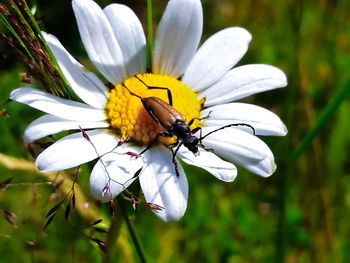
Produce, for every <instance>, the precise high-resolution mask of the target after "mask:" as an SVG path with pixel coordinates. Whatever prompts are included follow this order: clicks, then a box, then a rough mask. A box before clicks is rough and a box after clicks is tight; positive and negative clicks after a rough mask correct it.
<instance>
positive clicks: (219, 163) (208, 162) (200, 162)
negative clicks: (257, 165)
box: [178, 146, 237, 182]
mask: <svg viewBox="0 0 350 263" xmlns="http://www.w3.org/2000/svg"><path fill="white" fill-rule="evenodd" d="M198 150H199V155H198V156H194V154H193V153H192V152H190V151H189V150H188V149H187V148H185V147H184V146H182V147H181V148H180V150H179V152H178V157H179V158H181V160H183V161H184V162H186V163H188V164H190V165H194V166H197V167H200V168H202V169H204V170H207V171H208V172H209V173H211V174H212V175H214V176H215V177H216V178H218V179H219V180H222V181H225V182H232V181H233V180H234V179H235V178H236V175H237V168H236V167H235V166H234V165H233V164H232V163H229V162H226V161H223V160H221V159H220V158H219V157H218V156H216V155H215V154H213V153H211V152H209V151H206V150H204V149H202V148H199V149H198Z"/></svg>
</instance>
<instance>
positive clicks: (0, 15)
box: [0, 14, 35, 61]
mask: <svg viewBox="0 0 350 263" xmlns="http://www.w3.org/2000/svg"><path fill="white" fill-rule="evenodd" d="M0 18H1V20H2V21H3V23H4V24H5V26H6V28H7V29H8V30H9V31H10V32H11V33H12V35H13V36H14V37H15V38H16V39H17V41H18V43H19V44H20V45H21V46H22V47H23V49H24V50H25V52H26V53H27V55H28V57H29V58H30V59H31V60H32V61H35V60H34V58H33V56H32V54H31V53H30V51H29V50H28V48H27V47H26V45H25V44H24V42H23V41H22V39H21V38H20V36H19V35H18V34H17V32H16V31H15V30H14V28H13V27H12V26H11V24H10V23H9V22H8V21H7V19H6V17H5V16H3V15H2V14H0Z"/></svg>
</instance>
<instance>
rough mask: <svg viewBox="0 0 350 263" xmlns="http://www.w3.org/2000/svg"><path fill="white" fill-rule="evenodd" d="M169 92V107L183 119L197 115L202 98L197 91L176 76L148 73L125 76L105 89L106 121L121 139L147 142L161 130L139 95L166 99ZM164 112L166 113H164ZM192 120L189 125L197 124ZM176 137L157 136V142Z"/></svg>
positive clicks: (171, 141)
mask: <svg viewBox="0 0 350 263" xmlns="http://www.w3.org/2000/svg"><path fill="white" fill-rule="evenodd" d="M167 90H169V91H170V93H171V96H172V103H173V105H172V107H173V108H174V109H175V110H176V111H178V112H179V113H181V114H182V115H183V116H184V117H185V119H186V121H185V122H186V123H189V122H190V121H191V120H192V119H194V118H199V115H200V110H201V107H202V104H203V101H199V100H198V98H197V94H196V93H195V92H194V91H192V90H191V89H190V88H188V87H187V85H186V84H184V83H182V82H181V81H179V80H178V79H176V78H174V77H170V76H166V75H156V74H151V73H146V74H139V75H136V76H133V77H129V78H128V79H126V80H125V81H124V82H123V83H121V84H117V85H115V87H114V88H112V89H110V90H109V93H108V95H109V96H108V99H107V103H106V106H105V114H106V117H107V118H106V119H107V122H108V123H109V125H110V127H111V128H112V130H113V132H115V133H116V134H117V135H119V136H121V138H122V139H123V140H129V141H132V142H134V143H135V144H138V145H148V144H149V143H150V142H151V141H152V140H153V139H154V138H155V137H156V136H157V134H158V133H160V132H164V131H166V130H162V128H161V127H160V125H159V124H158V123H157V122H156V121H155V120H154V119H153V118H152V117H151V115H150V113H149V112H148V111H147V110H146V109H145V107H144V105H143V104H142V100H141V98H149V97H158V98H160V99H162V100H163V101H165V102H166V103H170V102H169V97H168V91H167ZM164 114H166V113H164ZM201 125H202V124H201V122H200V121H199V120H195V121H194V122H193V124H192V125H191V127H190V129H191V130H192V129H194V128H196V127H199V126H201ZM175 141H176V137H175V136H174V137H172V138H165V137H161V136H159V137H158V143H162V144H164V145H171V144H172V143H174V142H175Z"/></svg>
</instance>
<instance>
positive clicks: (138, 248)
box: [119, 198, 147, 263]
mask: <svg viewBox="0 0 350 263" xmlns="http://www.w3.org/2000/svg"><path fill="white" fill-rule="evenodd" d="M119 200H120V201H121V202H119V203H120V208H121V210H122V214H123V217H124V220H125V222H126V225H127V226H128V230H129V233H130V235H131V238H132V241H133V242H134V245H135V248H136V251H137V254H138V255H139V258H140V261H141V262H142V263H145V262H147V261H146V257H145V253H144V252H143V249H142V246H141V243H140V241H139V239H138V237H137V235H136V232H135V229H134V226H133V225H132V222H131V221H130V220H129V217H128V215H127V212H126V209H125V206H124V204H125V200H121V198H119Z"/></svg>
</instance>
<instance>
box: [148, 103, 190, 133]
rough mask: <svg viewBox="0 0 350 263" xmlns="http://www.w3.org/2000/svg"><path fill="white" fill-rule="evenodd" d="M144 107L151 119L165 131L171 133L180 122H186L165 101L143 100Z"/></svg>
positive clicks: (183, 117)
mask: <svg viewBox="0 0 350 263" xmlns="http://www.w3.org/2000/svg"><path fill="white" fill-rule="evenodd" d="M142 103H143V105H144V107H145V108H146V109H147V110H148V113H149V114H150V115H151V117H152V118H153V119H154V120H155V121H156V122H157V123H158V124H159V125H160V126H161V128H162V129H163V130H164V131H168V132H170V130H171V128H172V127H173V125H174V124H175V123H176V122H178V121H181V122H185V121H186V118H185V116H183V115H182V114H181V113H180V112H178V111H177V110H175V109H174V107H172V106H171V105H169V104H168V103H166V102H165V101H164V100H162V99H160V98H157V97H147V98H143V101H142Z"/></svg>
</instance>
